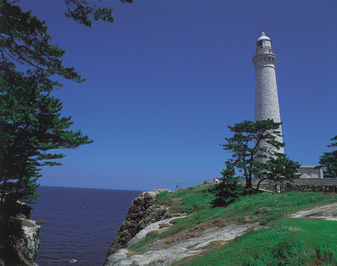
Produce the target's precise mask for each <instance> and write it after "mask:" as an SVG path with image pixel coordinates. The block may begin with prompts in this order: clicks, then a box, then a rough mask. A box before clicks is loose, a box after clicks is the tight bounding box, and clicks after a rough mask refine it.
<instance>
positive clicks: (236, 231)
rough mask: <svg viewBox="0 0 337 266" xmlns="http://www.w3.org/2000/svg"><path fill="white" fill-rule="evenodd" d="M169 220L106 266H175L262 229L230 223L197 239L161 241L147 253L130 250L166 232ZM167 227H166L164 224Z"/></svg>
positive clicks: (135, 240)
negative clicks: (213, 245) (207, 248)
mask: <svg viewBox="0 0 337 266" xmlns="http://www.w3.org/2000/svg"><path fill="white" fill-rule="evenodd" d="M173 219H177V218H176V217H175V218H169V219H165V220H162V221H159V222H155V223H152V224H150V225H149V226H147V227H146V228H145V229H143V230H141V231H140V232H139V233H138V234H137V235H136V236H135V237H134V238H132V240H131V241H130V242H129V243H128V245H127V246H126V248H122V249H119V250H118V251H117V252H116V253H114V254H112V255H110V256H109V257H108V258H107V260H106V266H126V265H139V266H141V265H144V266H145V265H158V266H159V265H160V266H166V265H171V264H172V263H173V262H176V261H179V260H181V259H183V258H185V257H188V256H195V255H198V254H200V253H202V252H203V247H205V246H207V245H209V244H210V243H212V242H218V243H222V244H225V243H226V241H229V240H232V239H234V238H235V237H237V236H239V235H242V234H244V233H245V232H246V231H247V230H256V229H258V228H260V227H261V226H260V225H259V223H251V224H229V225H226V226H221V227H218V226H213V227H211V228H204V229H202V228H200V229H199V230H197V231H194V234H193V237H192V236H191V237H186V236H183V237H181V239H177V238H174V239H170V238H168V239H159V240H156V241H155V242H153V243H151V244H149V245H148V247H146V250H145V252H144V253H143V254H132V252H130V250H129V248H130V247H131V246H132V245H133V244H136V243H138V242H139V241H141V240H142V239H144V238H145V236H146V234H147V233H149V232H151V231H156V232H159V233H161V232H163V231H165V230H167V229H168V228H169V227H170V226H172V224H171V220H173ZM163 224H164V225H166V226H165V227H164V228H163V227H162V226H161V225H163Z"/></svg>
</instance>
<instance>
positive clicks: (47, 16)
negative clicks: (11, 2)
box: [20, 0, 337, 190]
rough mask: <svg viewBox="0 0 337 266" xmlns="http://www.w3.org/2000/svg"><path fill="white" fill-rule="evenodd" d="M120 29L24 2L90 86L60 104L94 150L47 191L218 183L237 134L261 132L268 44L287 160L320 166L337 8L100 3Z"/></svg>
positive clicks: (50, 179)
mask: <svg viewBox="0 0 337 266" xmlns="http://www.w3.org/2000/svg"><path fill="white" fill-rule="evenodd" d="M91 3H93V4H97V5H100V6H103V5H106V6H108V7H110V8H113V9H114V16H115V19H116V21H115V22H114V23H112V24H111V23H104V22H98V23H95V24H94V27H93V28H92V29H91V28H86V27H84V26H83V25H80V24H78V23H76V22H74V21H72V20H70V19H67V18H65V17H64V16H63V13H64V11H65V4H64V2H63V1H62V0H22V1H21V2H20V5H21V7H22V8H23V9H24V10H28V9H31V10H33V14H34V15H36V16H37V17H38V18H40V19H42V20H45V21H46V25H47V26H48V27H49V34H50V35H51V36H52V38H53V39H52V42H53V43H55V44H58V45H59V46H60V47H61V48H63V49H65V50H66V54H65V57H64V64H65V65H66V66H73V67H75V69H76V70H77V72H79V73H80V74H82V75H83V76H84V77H85V78H86V79H87V81H86V82H85V83H81V84H76V83H73V82H68V81H64V80H62V79H60V81H62V82H63V83H64V88H62V89H60V90H58V91H55V93H54V95H55V96H56V97H58V98H60V99H61V100H62V101H63V104H64V109H63V112H62V115H64V116H69V115H71V116H72V118H73V121H74V125H73V126H72V129H73V130H78V129H80V130H82V131H83V133H84V134H86V135H89V136H90V138H92V139H94V140H95V142H94V143H93V144H90V145H86V146H82V147H79V148H78V149H74V150H67V151H65V153H66V154H67V157H66V158H64V159H62V162H63V163H64V166H61V167H52V168H46V169H44V170H43V171H42V174H43V177H41V178H40V180H39V181H40V183H41V185H48V186H68V187H89V188H111V189H132V190H151V189H154V188H169V189H175V186H176V185H177V183H178V182H180V183H181V185H182V186H183V187H188V186H192V185H196V184H200V183H202V182H203V181H205V180H208V179H209V178H212V177H213V176H218V177H220V176H221V175H220V171H221V170H222V169H223V168H224V162H225V161H226V160H227V159H228V158H229V157H230V156H231V154H230V153H228V152H227V151H224V150H222V149H221V147H220V146H219V144H223V143H225V137H230V136H231V134H230V132H229V130H228V128H227V125H234V123H237V122H242V121H243V120H254V82H255V81H254V75H255V71H254V66H253V64H252V56H253V54H254V53H255V42H256V40H257V38H258V37H260V35H261V32H262V31H265V32H266V35H267V36H269V37H270V38H271V40H272V45H273V49H274V51H275V52H276V54H277V56H278V60H277V64H276V77H277V84H278V92H279V100H280V109H281V120H282V121H283V126H282V130H283V134H284V141H285V143H286V146H285V153H286V154H287V155H288V156H289V157H290V158H291V159H292V160H295V161H299V162H300V163H301V164H303V165H313V164H317V163H318V159H319V156H321V155H322V153H323V152H324V151H328V150H329V148H327V147H326V146H327V145H328V144H329V143H330V140H329V139H330V138H331V137H333V136H335V135H336V134H337V90H336V86H337V15H336V14H337V1H335V0H324V1H318V0H317V1H299V0H296V1H293V0H285V1H260V0H257V1H251V0H244V1H223V0H213V1H206V0H169V1H162V0H160V1H158V0H151V1H150V0H134V3H133V4H131V5H130V4H122V3H121V2H119V1H104V2H98V1H91Z"/></svg>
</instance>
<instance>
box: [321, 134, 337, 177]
mask: <svg viewBox="0 0 337 266" xmlns="http://www.w3.org/2000/svg"><path fill="white" fill-rule="evenodd" d="M330 140H332V141H336V142H333V143H331V144H330V145H328V147H331V148H332V147H337V135H336V136H334V137H333V138H331V139H330ZM319 164H320V165H321V166H322V167H323V173H324V177H327V178H337V150H334V151H330V152H324V153H323V155H322V156H321V157H320V158H319Z"/></svg>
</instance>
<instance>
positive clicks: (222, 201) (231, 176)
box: [213, 160, 244, 206]
mask: <svg viewBox="0 0 337 266" xmlns="http://www.w3.org/2000/svg"><path fill="white" fill-rule="evenodd" d="M221 174H222V176H223V177H222V178H221V182H220V183H219V184H218V185H217V186H216V188H215V189H214V195H215V196H216V199H215V200H214V201H213V204H214V206H227V205H229V204H231V203H232V202H234V201H235V200H236V199H237V198H238V197H240V196H241V195H243V193H244V188H243V186H242V185H241V184H240V183H239V178H238V177H236V176H235V167H234V165H233V163H232V161H231V160H228V161H226V169H224V170H223V171H222V172H221Z"/></svg>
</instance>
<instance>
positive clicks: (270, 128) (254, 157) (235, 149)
mask: <svg viewBox="0 0 337 266" xmlns="http://www.w3.org/2000/svg"><path fill="white" fill-rule="evenodd" d="M281 124H282V123H278V122H274V121H273V120H272V119H267V120H261V121H256V122H252V121H243V122H242V123H237V124H235V125H234V126H228V128H229V129H230V131H231V132H234V135H233V137H231V138H226V140H227V142H228V143H227V144H223V145H221V146H222V147H223V149H224V150H228V151H230V152H232V153H233V155H232V157H233V158H232V160H231V163H232V165H233V166H234V167H235V168H237V169H238V170H239V171H240V172H241V173H242V175H243V177H244V179H245V181H246V189H247V190H248V191H250V190H251V188H252V177H253V176H255V177H257V178H267V179H271V180H274V181H276V180H277V181H284V180H291V179H292V178H294V177H296V175H295V172H297V169H298V167H299V164H298V163H295V162H292V161H291V160H290V159H289V158H287V157H286V156H284V155H283V154H280V153H278V152H277V150H279V149H280V148H281V147H284V143H281V142H279V141H277V140H276V138H277V136H281V134H280V131H278V129H279V127H280V125H281ZM289 166H291V169H289V170H288V169H287V167H289ZM270 171H273V173H272V174H268V173H270ZM282 175H286V176H284V178H282Z"/></svg>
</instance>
